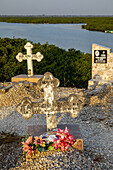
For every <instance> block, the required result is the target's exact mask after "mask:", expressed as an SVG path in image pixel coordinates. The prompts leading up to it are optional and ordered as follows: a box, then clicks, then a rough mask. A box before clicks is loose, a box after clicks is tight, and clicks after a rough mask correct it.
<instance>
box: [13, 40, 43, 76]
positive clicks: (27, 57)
mask: <svg viewBox="0 0 113 170" xmlns="http://www.w3.org/2000/svg"><path fill="white" fill-rule="evenodd" d="M24 48H25V49H26V52H27V54H26V55H23V54H22V53H18V55H17V56H16V59H17V60H18V61H19V62H22V61H23V60H27V67H28V76H29V77H31V76H33V62H32V60H37V61H38V62H40V61H41V60H42V59H43V58H44V56H43V55H42V54H41V53H40V52H37V53H36V54H32V48H33V45H32V44H31V43H30V42H27V44H26V45H25V46H24Z"/></svg>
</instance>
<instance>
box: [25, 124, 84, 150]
mask: <svg viewBox="0 0 113 170" xmlns="http://www.w3.org/2000/svg"><path fill="white" fill-rule="evenodd" d="M65 127H67V128H68V129H69V133H70V134H71V135H72V136H73V137H74V138H75V139H76V142H75V143H74V144H73V147H74V148H75V149H77V150H80V151H83V139H82V136H81V133H80V129H79V125H78V124H58V125H57V128H60V129H65ZM45 132H47V126H46V125H31V126H28V127H27V134H28V135H32V136H40V135H42V134H43V133H45ZM49 133H50V134H51V133H52V134H53V133H54V132H52V131H50V132H49V131H48V134H49Z"/></svg>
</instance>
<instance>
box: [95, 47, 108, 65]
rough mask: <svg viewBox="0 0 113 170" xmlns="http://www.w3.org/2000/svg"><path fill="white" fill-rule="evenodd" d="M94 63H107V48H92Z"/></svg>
mask: <svg viewBox="0 0 113 170" xmlns="http://www.w3.org/2000/svg"><path fill="white" fill-rule="evenodd" d="M94 63H102V64H105V63H107V50H94Z"/></svg>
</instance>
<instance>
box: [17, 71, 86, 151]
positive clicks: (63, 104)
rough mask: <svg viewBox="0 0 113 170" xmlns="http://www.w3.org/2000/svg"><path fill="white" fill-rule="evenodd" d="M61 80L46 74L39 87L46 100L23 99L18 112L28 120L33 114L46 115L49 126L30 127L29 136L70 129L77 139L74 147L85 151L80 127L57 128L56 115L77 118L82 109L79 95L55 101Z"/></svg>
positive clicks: (61, 126)
mask: <svg viewBox="0 0 113 170" xmlns="http://www.w3.org/2000/svg"><path fill="white" fill-rule="evenodd" d="M59 83H60V82H59V80H58V79H57V78H55V77H54V76H53V75H52V74H51V73H50V72H46V73H45V74H44V76H43V77H42V78H41V79H40V80H39V81H38V83H37V84H38V86H39V87H40V88H41V89H43V90H44V100H43V101H40V102H32V101H31V100H30V99H29V98H23V100H22V101H21V103H20V104H19V105H17V111H18V112H19V113H20V114H21V115H22V116H23V117H24V118H25V119H26V120H27V119H29V118H31V116H32V115H33V114H46V124H47V125H45V126H44V125H35V126H28V128H27V134H30V135H37V136H39V135H40V134H42V133H44V132H46V131H52V130H53V129H55V128H57V127H58V128H61V129H65V127H66V126H67V128H69V129H70V131H71V133H72V135H73V137H74V138H75V139H76V142H75V143H74V145H73V146H74V147H75V148H77V149H79V150H83V139H82V137H81V134H80V130H79V125H76V124H71V125H70V124H69V125H66V124H59V125H58V126H57V121H56V113H63V114H65V113H67V112H69V114H70V116H71V117H73V118H76V117H77V116H78V114H79V111H80V110H81V109H82V107H83V105H82V102H81V101H80V100H79V99H78V96H77V95H74V94H71V95H70V96H69V97H68V99H67V100H64V101H63V100H61V99H59V100H58V101H56V100H55V95H54V90H55V88H56V87H58V86H59Z"/></svg>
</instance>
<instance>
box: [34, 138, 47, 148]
mask: <svg viewBox="0 0 113 170" xmlns="http://www.w3.org/2000/svg"><path fill="white" fill-rule="evenodd" d="M34 138H35V141H34V144H35V145H38V144H39V145H40V146H42V147H45V140H44V139H42V135H40V136H39V137H38V136H35V137H34Z"/></svg>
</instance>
